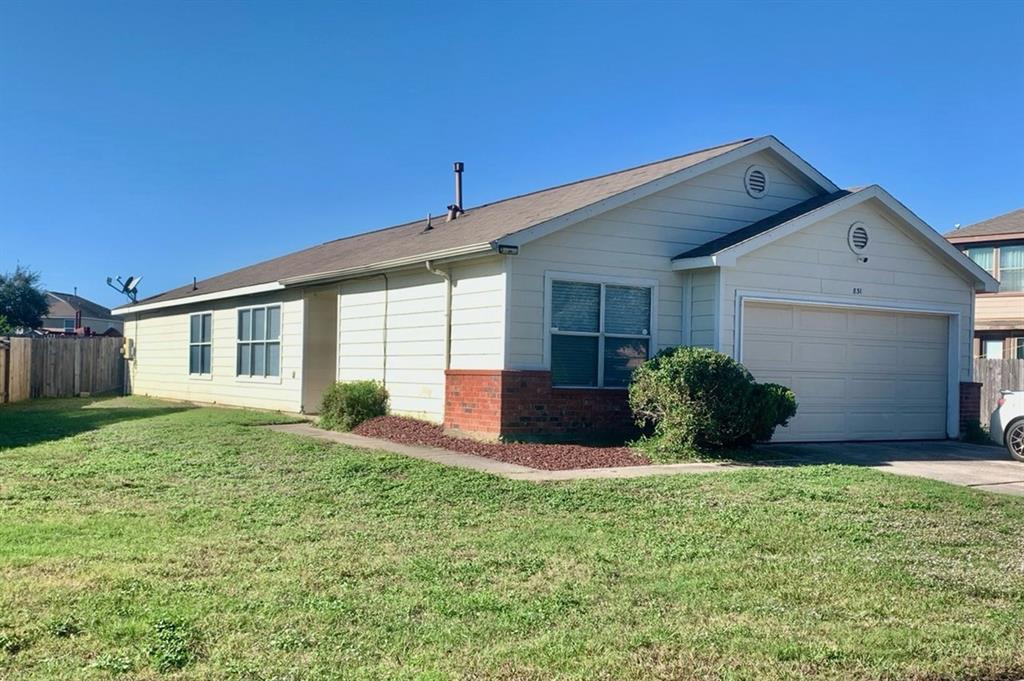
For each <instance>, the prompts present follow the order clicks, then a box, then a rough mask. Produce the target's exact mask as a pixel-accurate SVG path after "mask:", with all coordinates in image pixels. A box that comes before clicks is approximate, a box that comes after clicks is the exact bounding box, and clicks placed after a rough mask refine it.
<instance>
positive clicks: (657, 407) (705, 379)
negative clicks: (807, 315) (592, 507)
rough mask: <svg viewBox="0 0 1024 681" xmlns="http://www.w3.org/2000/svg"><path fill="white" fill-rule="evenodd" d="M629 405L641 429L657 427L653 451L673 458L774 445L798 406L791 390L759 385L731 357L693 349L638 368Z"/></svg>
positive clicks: (673, 350) (665, 353)
mask: <svg viewBox="0 0 1024 681" xmlns="http://www.w3.org/2000/svg"><path fill="white" fill-rule="evenodd" d="M629 405H630V408H631V409H632V410H633V415H634V416H635V417H636V420H637V423H638V424H639V425H641V426H644V425H652V426H654V435H653V437H652V438H651V439H650V440H649V442H648V443H647V444H648V445H649V446H648V447H647V449H650V450H652V452H659V453H661V454H662V455H667V456H665V457H663V458H668V459H670V458H672V455H673V454H675V455H684V454H692V453H693V452H702V451H708V450H715V449H723V448H728V447H742V446H746V445H749V444H751V443H753V442H756V441H765V440H770V439H771V437H772V434H773V433H774V432H775V428H777V427H778V426H784V425H786V424H787V423H788V422H789V419H791V418H793V416H794V415H795V414H796V406H797V405H796V397H795V395H794V394H793V392H792V391H791V390H790V389H789V388H786V387H785V386H781V385H777V384H774V383H764V384H759V383H755V382H754V378H753V376H751V375H750V372H749V371H747V369H746V368H745V367H744V366H743V365H742V364H740V363H739V362H737V361H736V360H734V359H732V358H731V357H729V356H728V355H723V354H722V353H720V352H715V351H714V350H708V349H706V348H691V347H680V348H671V349H668V350H664V351H662V352H660V353H659V354H658V355H657V356H656V357H654V358H653V359H652V360H650V361H649V362H646V363H644V364H643V365H641V366H640V367H638V368H637V369H636V371H634V372H633V378H632V382H631V383H630V386H629Z"/></svg>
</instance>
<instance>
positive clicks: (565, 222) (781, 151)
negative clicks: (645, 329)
mask: <svg viewBox="0 0 1024 681" xmlns="http://www.w3.org/2000/svg"><path fill="white" fill-rule="evenodd" d="M766 149H769V150H771V151H773V152H775V153H776V154H778V155H779V156H780V157H782V158H783V159H785V160H786V162H788V163H790V164H792V165H793V166H794V167H796V168H797V169H798V170H799V171H800V172H802V173H804V174H805V175H806V176H807V177H809V178H811V180H812V181H813V182H814V183H815V184H817V185H818V186H820V187H821V189H822V191H824V192H829V193H831V192H835V191H838V189H839V188H838V187H836V186H835V185H834V184H833V183H832V181H831V180H829V179H828V178H827V177H825V176H824V175H822V174H821V173H820V172H818V171H817V170H815V169H814V168H813V167H812V166H811V165H810V164H809V163H807V161H804V160H803V159H802V158H800V157H799V156H797V155H796V154H795V153H793V152H792V151H791V150H790V149H789V148H788V147H786V146H785V145H784V144H782V142H780V141H779V140H777V139H776V138H775V137H773V136H771V135H769V136H767V137H759V138H757V139H755V140H753V141H751V142H749V143H747V144H744V145H743V146H742V147H737V148H735V149H733V150H732V151H728V152H726V153H724V154H722V155H721V156H715V157H714V158H709V159H708V160H706V161H701V162H700V163H698V164H696V165H693V166H690V167H689V168H683V169H682V170H679V171H677V172H674V173H671V174H669V175H666V176H665V177H661V178H658V179H657V180H651V181H650V182H647V183H646V184H642V185H640V186H639V187H634V188H633V189H629V190H626V191H624V192H621V193H619V194H616V195H614V196H609V197H608V198H606V199H602V200H600V201H596V202H594V203H592V204H590V205H588V206H584V207H583V208H578V209H576V210H574V211H572V212H570V213H566V214H565V215H560V216H558V217H557V218H552V219H550V220H547V221H545V222H541V223H539V224H536V225H534V226H532V227H527V228H526V229H522V230H520V231H518V232H515V233H514V234H508V235H506V236H503V237H501V238H500V239H496V240H495V241H493V242H492V243H493V244H494V246H495V247H497V246H499V245H501V246H522V245H523V244H527V243H529V242H531V241H535V240H537V239H540V238H541V237H545V236H547V235H548V234H551V233H553V232H557V231H558V230H560V229H564V228H566V227H569V226H570V225H574V224H576V223H578V222H582V221H583V220H586V219H587V218H592V217H595V216H597V215H600V214H602V213H607V212H608V211H610V210H615V209H616V208H620V207H622V206H624V205H626V204H627V203H632V202H633V201H637V200H639V199H642V198H645V197H647V196H650V195H651V194H655V193H657V192H660V191H661V190H663V189H668V188H669V187H671V186H673V185H677V184H679V183H680V182H686V181H687V180H691V179H693V178H695V177H697V176H699V175H703V174H704V173H709V172H711V171H713V170H717V169H718V168H722V167H723V166H726V165H728V164H730V163H732V162H734V161H738V160H739V159H742V158H744V157H746V156H751V155H752V154H756V153H758V152H760V151H765V150H766Z"/></svg>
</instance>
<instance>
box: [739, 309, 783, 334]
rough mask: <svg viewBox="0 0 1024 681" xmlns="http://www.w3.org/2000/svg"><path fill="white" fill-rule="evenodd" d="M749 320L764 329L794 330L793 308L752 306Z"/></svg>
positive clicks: (749, 311)
mask: <svg viewBox="0 0 1024 681" xmlns="http://www.w3.org/2000/svg"><path fill="white" fill-rule="evenodd" d="M748 314H749V317H748V319H749V321H750V323H751V324H752V325H754V326H756V327H757V328H759V329H762V330H764V331H769V330H771V329H782V330H785V331H792V330H793V315H794V311H793V309H792V308H769V307H752V308H750V310H748Z"/></svg>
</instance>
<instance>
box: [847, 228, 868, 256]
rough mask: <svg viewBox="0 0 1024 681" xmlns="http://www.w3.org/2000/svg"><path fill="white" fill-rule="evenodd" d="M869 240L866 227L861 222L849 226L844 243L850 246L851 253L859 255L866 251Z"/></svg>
mask: <svg viewBox="0 0 1024 681" xmlns="http://www.w3.org/2000/svg"><path fill="white" fill-rule="evenodd" d="M870 240H871V239H870V237H869V236H868V227H867V225H865V224H864V223H863V222H855V223H853V224H852V225H850V231H849V232H847V233H846V243H847V244H848V245H849V246H850V250H851V251H853V252H854V253H856V254H858V255H860V254H861V253H863V252H864V251H866V250H867V248H868V242H869V241H870Z"/></svg>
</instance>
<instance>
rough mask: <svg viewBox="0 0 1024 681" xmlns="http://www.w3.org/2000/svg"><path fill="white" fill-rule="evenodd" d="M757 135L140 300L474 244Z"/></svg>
mask: <svg viewBox="0 0 1024 681" xmlns="http://www.w3.org/2000/svg"><path fill="white" fill-rule="evenodd" d="M753 141H754V138H748V139H743V140H738V141H736V142H730V143H728V144H723V145H720V146H716V147H710V148H708V149H702V150H700V151H695V152H692V153H689V154H685V155H683V156H676V157H673V158H669V159H665V160H663V161H657V162H655V163H648V164H646V165H642V166H637V167H636V168H630V169H628V170H622V171H618V172H615V173H610V174H607V175H600V176H597V177H592V178H589V179H586V180H580V181H578V182H572V183H570V184H564V185H560V186H557V187H552V188H550V189H543V190H540V191H536V192H532V193H529V194H523V195H520V196H515V197H512V198H509V199H503V200H501V201H496V202H494V203H488V204H484V205H482V206H477V207H474V208H469V209H467V210H466V212H465V213H463V214H462V215H461V216H460V217H459V218H458V219H457V220H454V221H452V222H445V219H444V216H443V215H442V216H441V217H440V218H438V219H436V220H435V221H434V223H433V227H434V228H433V229H432V230H430V231H428V232H424V231H423V228H424V226H425V224H426V220H425V219H421V220H417V221H416V222H410V223H406V224H404V225H397V226H395V227H388V228H385V229H380V230H377V231H373V232H366V233H364V234H357V235H355V236H350V237H345V238H343V239H337V240H335V241H329V242H327V243H324V244H320V245H319V246H313V247H312V248H307V249H305V250H302V251H298V252H295V253H290V254H288V255H284V256H281V257H279V258H274V259H272V260H266V261H264V262H261V263H257V264H255V265H250V266H248V267H243V268H241V269H238V270H234V271H232V272H227V273H225V274H220V275H217V276H215V277H211V278H209V279H204V280H202V281H200V282H198V285H197V287H196V289H195V290H193V288H192V285H191V284H188V285H185V286H181V287H179V288H176V289H171V290H170V291H165V292H164V293H160V294H158V295H155V296H151V297H149V298H145V299H143V300H140V301H139V304H143V303H146V304H148V303H156V302H163V301H168V300H177V299H187V298H190V297H193V296H199V295H204V294H209V293H217V292H221V291H227V290H229V289H234V288H240V287H243V286H255V285H258V284H267V283H272V282H277V281H280V280H282V279H287V278H289V277H298V276H303V275H310V274H317V273H321V272H334V271H337V270H343V269H349V268H356V267H363V266H367V265H373V264H376V263H382V262H388V261H392V260H397V259H399V258H405V257H416V256H419V255H430V254H432V253H438V252H440V251H446V250H449V249H455V248H461V247H469V246H472V245H474V244H487V243H490V242H492V241H494V240H496V239H500V238H502V237H504V236H508V235H509V234H512V233H515V232H519V231H522V230H524V229H527V228H529V227H532V226H534V225H537V224H540V223H542V222H546V221H548V220H551V219H554V218H557V217H560V216H562V215H565V214H567V213H571V212H573V211H575V210H578V209H580V208H583V207H585V206H589V205H591V204H593V203H596V202H598V201H601V200H604V199H607V198H609V197H612V196H615V195H616V194H621V193H622V192H625V191H629V190H630V189H634V188H636V187H639V186H641V185H644V184H647V183H648V182H653V181H654V180H658V179H660V178H663V177H665V176H667V175H671V174H672V173H676V172H679V171H681V170H685V169H686V168H689V167H691V166H695V165H697V164H698V163H701V162H703V161H707V160H709V159H712V158H715V157H716V156H721V155H722V154H725V153H728V152H730V151H732V150H734V149H738V148H739V147H742V146H744V145H746V144H749V143H751V142H753ZM183 302H184V300H183Z"/></svg>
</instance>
